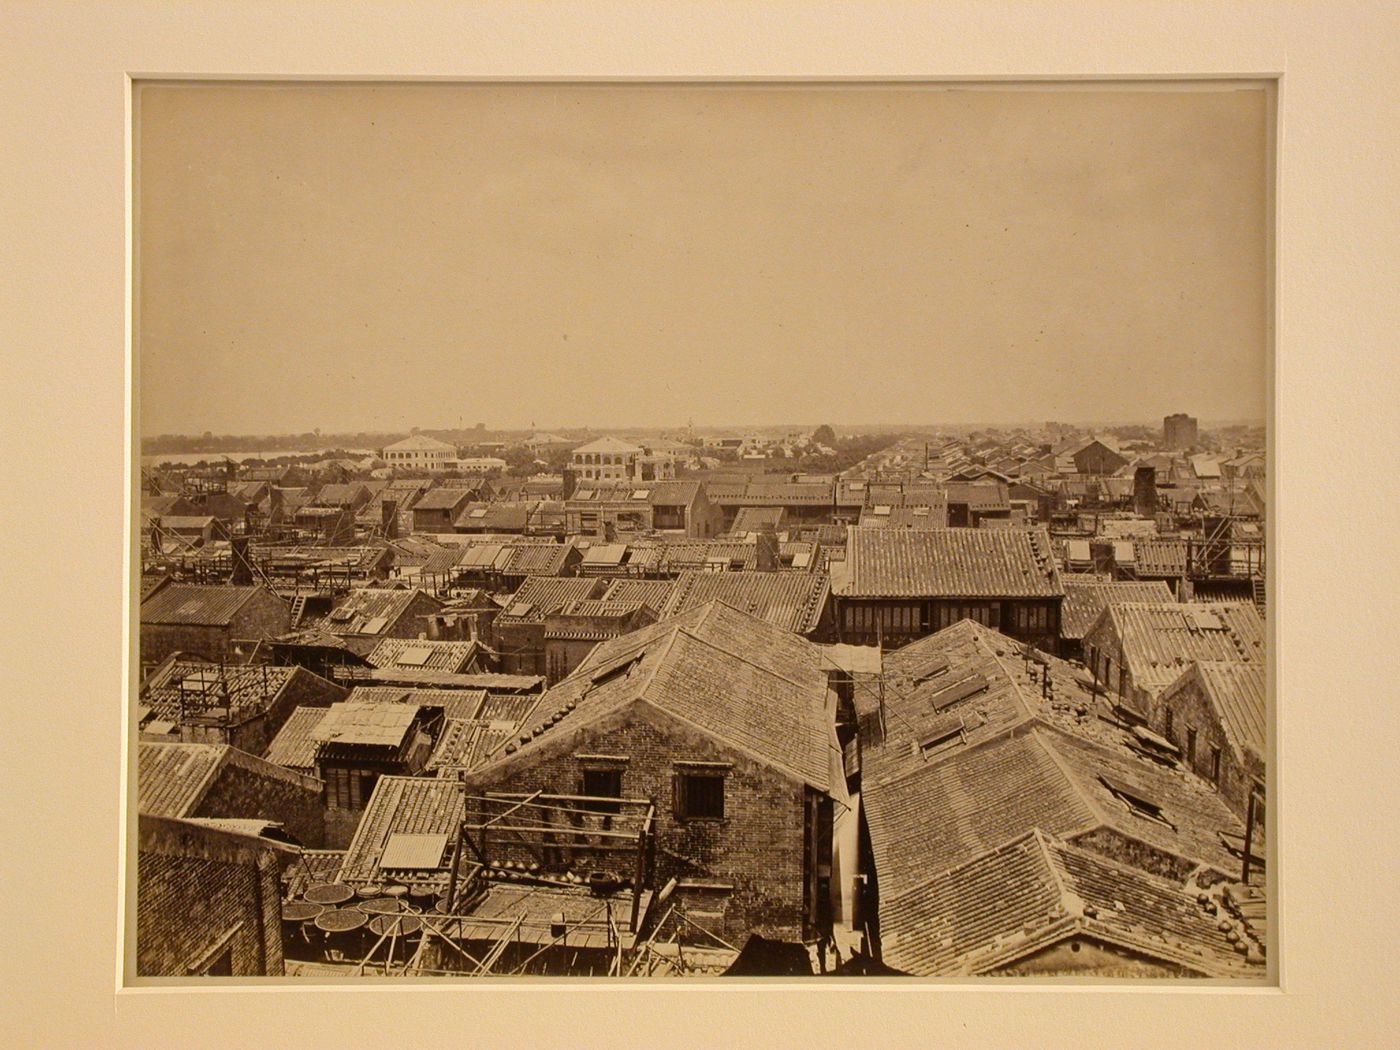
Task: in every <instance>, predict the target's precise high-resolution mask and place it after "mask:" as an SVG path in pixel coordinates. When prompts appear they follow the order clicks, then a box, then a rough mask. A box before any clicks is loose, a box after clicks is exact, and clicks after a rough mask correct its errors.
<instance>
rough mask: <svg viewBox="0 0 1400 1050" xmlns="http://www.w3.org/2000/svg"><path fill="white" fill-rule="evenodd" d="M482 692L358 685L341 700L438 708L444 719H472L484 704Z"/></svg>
mask: <svg viewBox="0 0 1400 1050" xmlns="http://www.w3.org/2000/svg"><path fill="white" fill-rule="evenodd" d="M486 697H487V693H486V690H485V689H409V688H405V687H404V686H398V685H358V686H356V687H355V688H354V689H351V690H350V695H349V696H347V697H346V698H345V699H346V700H348V701H351V702H353V703H358V704H414V705H416V706H418V707H426V708H433V707H437V708H441V709H442V712H443V716H444V717H446V718H475V717H476V715H477V712H478V711H479V710H480V709H481V705H482V704H483V703H485V702H486Z"/></svg>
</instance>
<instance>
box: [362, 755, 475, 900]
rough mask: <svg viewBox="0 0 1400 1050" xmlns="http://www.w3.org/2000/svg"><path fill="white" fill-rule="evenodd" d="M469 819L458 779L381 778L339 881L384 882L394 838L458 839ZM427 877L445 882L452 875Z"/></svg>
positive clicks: (430, 879) (444, 870) (428, 874)
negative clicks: (384, 863)
mask: <svg viewBox="0 0 1400 1050" xmlns="http://www.w3.org/2000/svg"><path fill="white" fill-rule="evenodd" d="M465 815H466V814H465V805H464V802H463V794H462V788H461V786H460V785H459V784H458V783H457V782H456V780H455V779H440V778H438V777H393V776H385V777H380V778H379V780H378V781H377V782H376V784H375V786H374V793H373V794H372V795H371V796H370V800H369V804H368V805H367V806H366V807H365V814H364V816H363V817H362V818H361V819H360V824H359V827H357V828H356V829H355V837H354V838H353V839H351V841H350V846H349V848H348V849H346V851H345V858H344V860H343V861H342V862H341V866H340V879H339V881H341V882H349V883H377V882H380V881H382V876H381V874H380V870H379V859H380V857H381V856H383V853H384V846H385V844H386V843H387V842H388V840H389V836H390V835H393V834H409V835H455V834H456V831H457V825H458V824H460V823H461V821H462V819H463V817H464V816H465ZM425 877H426V878H427V880H428V881H435V882H443V883H445V882H446V880H447V871H446V869H445V868H444V869H443V870H441V871H440V872H434V873H425Z"/></svg>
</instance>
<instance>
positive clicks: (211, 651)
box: [141, 623, 230, 666]
mask: <svg viewBox="0 0 1400 1050" xmlns="http://www.w3.org/2000/svg"><path fill="white" fill-rule="evenodd" d="M229 639H230V635H229V632H228V628H226V627H206V626H198V625H184V624H154V623H143V624H142V625H141V663H142V666H150V665H153V664H158V663H160V661H162V660H164V659H165V658H166V657H167V656H169V655H170V654H171V653H175V652H183V653H192V654H194V655H195V656H202V657H204V658H205V659H206V660H213V661H216V662H218V661H222V660H227V659H228V655H229V650H230V645H229Z"/></svg>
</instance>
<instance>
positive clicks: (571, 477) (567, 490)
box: [559, 467, 578, 499]
mask: <svg viewBox="0 0 1400 1050" xmlns="http://www.w3.org/2000/svg"><path fill="white" fill-rule="evenodd" d="M577 488H578V475H577V474H575V473H574V472H573V471H572V470H570V469H569V468H567V467H566V468H564V488H563V492H562V494H561V495H560V497H559V498H560V499H573V497H574V490H575V489H577Z"/></svg>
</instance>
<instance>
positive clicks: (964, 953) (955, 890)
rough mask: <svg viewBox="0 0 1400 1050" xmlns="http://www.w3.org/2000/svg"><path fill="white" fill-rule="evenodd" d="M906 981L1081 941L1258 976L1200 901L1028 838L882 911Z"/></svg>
mask: <svg viewBox="0 0 1400 1050" xmlns="http://www.w3.org/2000/svg"><path fill="white" fill-rule="evenodd" d="M880 931H881V956H882V959H883V961H884V962H885V963H887V964H888V965H891V966H893V967H895V968H897V969H899V970H902V971H904V972H905V973H911V974H917V975H921V976H955V975H956V976H961V975H973V974H979V973H987V972H989V971H991V970H994V969H996V968H997V967H999V966H1005V965H1007V964H1010V963H1013V962H1015V961H1017V960H1019V959H1023V958H1025V957H1027V956H1029V955H1031V954H1033V953H1035V952H1037V951H1039V950H1041V949H1043V948H1045V947H1047V946H1049V945H1051V944H1054V943H1057V942H1059V941H1061V940H1063V939H1064V938H1066V937H1070V936H1074V935H1077V934H1084V935H1087V936H1089V937H1097V938H1102V939H1104V940H1106V941H1108V942H1109V943H1112V944H1116V945H1118V946H1120V947H1124V948H1129V949H1133V950H1135V951H1137V952H1140V953H1142V954H1144V955H1147V956H1149V957H1151V958H1154V959H1157V960H1160V961H1162V962H1165V963H1167V964H1169V965H1172V966H1181V967H1185V968H1186V969H1188V970H1190V971H1193V972H1195V973H1198V974H1201V975H1203V976H1209V977H1247V976H1253V977H1259V976H1262V975H1263V965H1262V963H1259V964H1257V965H1253V964H1250V963H1249V962H1247V961H1246V958H1245V956H1244V955H1242V954H1240V953H1239V952H1238V951H1236V950H1235V948H1234V947H1233V945H1232V944H1231V942H1230V941H1229V940H1228V939H1227V938H1226V934H1225V933H1224V932H1222V931H1221V930H1220V929H1219V928H1218V923H1217V918H1216V915H1214V914H1210V913H1208V912H1207V911H1206V910H1204V909H1203V908H1202V907H1201V905H1200V904H1199V902H1198V900H1197V896H1196V893H1194V892H1192V891H1188V890H1187V889H1185V888H1183V887H1182V886H1180V885H1177V884H1175V883H1172V882H1169V881H1167V880H1165V879H1161V878H1157V877H1156V876H1153V875H1149V874H1148V873H1147V872H1145V871H1141V870H1139V869H1136V868H1130V867H1126V866H1124V865H1120V864H1115V863H1111V862H1109V861H1106V860H1105V859H1104V858H1103V857H1100V856H1098V855H1097V854H1094V853H1091V852H1088V851H1086V850H1082V849H1078V848H1076V847H1074V846H1070V845H1066V844H1065V843H1063V842H1059V841H1056V840H1055V839H1053V838H1050V837H1047V836H1045V835H1043V834H1041V833H1040V832H1038V831H1032V832H1030V833H1029V834H1026V835H1023V836H1021V837H1020V838H1017V839H1014V840H1012V841H1011V842H1008V843H1006V844H1004V845H1001V846H998V847H996V848H994V849H992V850H990V851H988V852H986V853H983V854H981V855H980V856H978V857H976V858H974V859H972V860H970V861H968V862H967V863H965V864H963V865H961V866H960V867H957V868H954V869H952V870H949V871H946V872H942V873H939V874H937V875H935V876H933V877H932V878H930V879H929V880H928V881H926V882H924V883H923V884H922V885H920V886H917V887H914V888H912V889H910V890H909V891H908V892H906V893H904V894H902V895H900V896H898V897H895V898H893V899H886V900H883V901H882V902H881V906H880Z"/></svg>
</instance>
